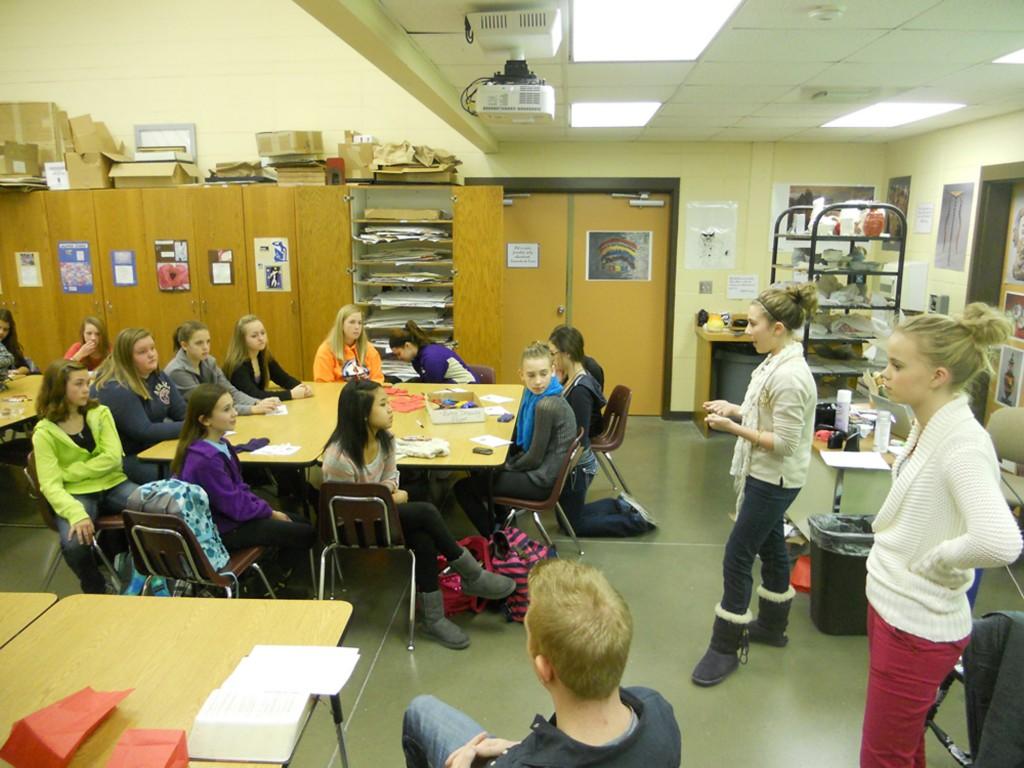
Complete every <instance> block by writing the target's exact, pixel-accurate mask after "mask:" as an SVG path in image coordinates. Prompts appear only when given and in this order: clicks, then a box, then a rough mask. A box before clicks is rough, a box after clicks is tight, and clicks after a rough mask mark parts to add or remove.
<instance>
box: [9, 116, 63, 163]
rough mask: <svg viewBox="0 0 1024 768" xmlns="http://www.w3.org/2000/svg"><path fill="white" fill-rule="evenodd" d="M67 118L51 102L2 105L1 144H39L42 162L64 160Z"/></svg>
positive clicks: (40, 160)
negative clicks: (3, 142)
mask: <svg viewBox="0 0 1024 768" xmlns="http://www.w3.org/2000/svg"><path fill="white" fill-rule="evenodd" d="M66 119H67V118H66V116H63V113H62V112H60V111H59V110H58V109H57V105H56V104H54V103H53V102H50V101H22V102H3V103H0V141H13V142H15V143H17V144H35V145H37V146H38V147H39V162H41V163H50V162H63V161H64V151H65V148H64V134H65V131H66V126H65V125H63V124H62V123H63V122H66Z"/></svg>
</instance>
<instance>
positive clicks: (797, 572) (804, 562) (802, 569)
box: [789, 555, 811, 592]
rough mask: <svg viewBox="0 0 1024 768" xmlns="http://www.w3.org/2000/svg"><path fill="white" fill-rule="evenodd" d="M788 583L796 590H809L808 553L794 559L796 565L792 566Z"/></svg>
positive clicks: (809, 569) (809, 564)
mask: <svg viewBox="0 0 1024 768" xmlns="http://www.w3.org/2000/svg"><path fill="white" fill-rule="evenodd" d="M789 583H790V584H792V585H793V589H795V590H796V591H797V592H810V591H811V556H810V555H801V556H800V557H798V558H797V559H796V565H795V566H794V567H793V574H792V575H791V576H790V578H789Z"/></svg>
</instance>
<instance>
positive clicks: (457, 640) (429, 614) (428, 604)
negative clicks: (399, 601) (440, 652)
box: [416, 590, 469, 651]
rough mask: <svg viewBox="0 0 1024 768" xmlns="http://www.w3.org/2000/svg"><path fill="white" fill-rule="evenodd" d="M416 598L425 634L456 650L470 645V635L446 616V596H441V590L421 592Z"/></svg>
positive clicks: (421, 625)
mask: <svg viewBox="0 0 1024 768" xmlns="http://www.w3.org/2000/svg"><path fill="white" fill-rule="evenodd" d="M416 598H417V601H418V602H419V604H420V618H421V623H420V627H421V629H422V632H423V634H425V635H427V636H428V637H432V638H433V639H434V640H437V642H439V643H440V644H441V645H443V646H444V647H445V648H451V649H452V650H454V651H461V650H462V649H463V648H468V647H469V635H467V634H466V633H465V632H463V631H462V630H461V629H459V627H458V626H457V625H456V624H455V623H454V622H452V621H449V620H448V619H447V618H445V615H444V598H443V597H442V596H441V590H435V591H434V592H420V593H419V594H418V595H417V596H416Z"/></svg>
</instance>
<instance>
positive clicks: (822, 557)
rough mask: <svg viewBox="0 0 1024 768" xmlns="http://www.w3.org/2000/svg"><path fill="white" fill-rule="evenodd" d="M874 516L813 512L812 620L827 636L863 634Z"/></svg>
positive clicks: (866, 611)
mask: <svg viewBox="0 0 1024 768" xmlns="http://www.w3.org/2000/svg"><path fill="white" fill-rule="evenodd" d="M874 519H875V518H874V516H873V515H814V516H812V517H811V518H810V519H809V520H808V525H809V527H810V534H811V536H810V538H811V621H813V622H814V626H816V627H817V628H818V629H819V630H821V631H822V632H824V633H825V634H826V635H866V634H867V613H868V599H867V596H866V595H865V594H864V584H865V582H866V580H867V573H868V571H867V561H868V553H869V552H870V551H871V545H872V544H873V543H874V540H875V535H874V533H873V532H872V530H871V523H872V521H873V520H874Z"/></svg>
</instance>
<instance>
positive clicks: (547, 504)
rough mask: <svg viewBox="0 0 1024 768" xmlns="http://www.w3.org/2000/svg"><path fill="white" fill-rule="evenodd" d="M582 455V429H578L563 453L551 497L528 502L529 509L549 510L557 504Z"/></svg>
mask: <svg viewBox="0 0 1024 768" xmlns="http://www.w3.org/2000/svg"><path fill="white" fill-rule="evenodd" d="M582 455H583V427H580V428H579V430H577V432H576V437H574V438H573V441H572V442H571V443H570V444H569V450H568V451H566V452H565V459H564V460H563V461H562V466H561V467H559V469H558V476H557V477H556V478H555V484H554V485H553V486H551V495H550V496H548V497H547V498H546V499H545V500H544V501H539V502H534V501H531V502H529V507H530V508H533V507H534V506H535V505H536V506H537V507H538V508H543V509H551V508H553V507H554V506H555V504H557V503H558V497H559V496H561V495H562V489H563V488H565V482H566V480H568V479H569V473H570V472H572V470H573V468H574V467H575V466H576V463H577V462H578V461H579V460H580V456H582Z"/></svg>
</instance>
